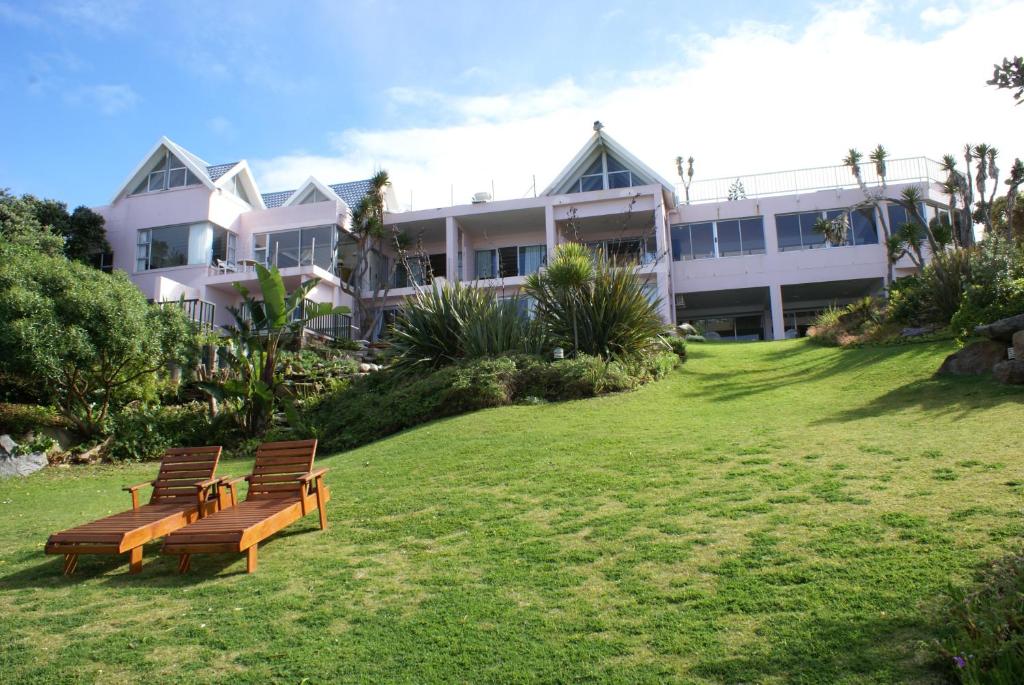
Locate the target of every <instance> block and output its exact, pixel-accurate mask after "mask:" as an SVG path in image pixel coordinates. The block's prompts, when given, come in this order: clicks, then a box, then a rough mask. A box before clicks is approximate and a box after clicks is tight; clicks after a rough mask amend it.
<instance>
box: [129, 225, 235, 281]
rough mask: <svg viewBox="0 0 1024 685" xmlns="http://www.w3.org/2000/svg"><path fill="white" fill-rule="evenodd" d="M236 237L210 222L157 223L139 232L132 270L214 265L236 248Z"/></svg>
mask: <svg viewBox="0 0 1024 685" xmlns="http://www.w3.org/2000/svg"><path fill="white" fill-rule="evenodd" d="M235 240H236V236H235V235H234V234H233V233H231V232H230V231H228V230H227V229H226V228H222V227H220V226H216V225H214V224H211V223H209V222H203V223H198V224H182V225H178V226H160V227H158V228H145V229H142V230H141V231H139V234H138V240H137V242H136V252H135V270H136V271H148V270H150V269H167V268H171V267H175V266H186V265H187V266H195V265H200V264H213V263H215V261H216V260H218V259H221V260H227V258H228V254H229V251H230V252H231V253H233V252H234V251H235Z"/></svg>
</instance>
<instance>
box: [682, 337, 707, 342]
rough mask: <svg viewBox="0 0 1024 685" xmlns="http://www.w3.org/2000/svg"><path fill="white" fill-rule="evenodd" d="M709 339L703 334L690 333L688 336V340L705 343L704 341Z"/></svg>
mask: <svg viewBox="0 0 1024 685" xmlns="http://www.w3.org/2000/svg"><path fill="white" fill-rule="evenodd" d="M707 341H708V339H707V338H705V337H704V336H703V335H688V336H686V342H692V343H703V342H707Z"/></svg>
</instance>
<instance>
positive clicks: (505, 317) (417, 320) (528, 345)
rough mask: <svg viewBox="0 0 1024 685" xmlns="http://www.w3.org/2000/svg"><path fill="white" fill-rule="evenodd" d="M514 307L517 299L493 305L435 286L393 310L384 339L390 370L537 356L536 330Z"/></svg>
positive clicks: (484, 297) (488, 296)
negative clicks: (392, 367) (388, 346)
mask: <svg viewBox="0 0 1024 685" xmlns="http://www.w3.org/2000/svg"><path fill="white" fill-rule="evenodd" d="M520 306H521V301H520V299H519V298H518V296H515V297H512V298H508V299H505V300H501V301H498V300H496V299H495V298H494V295H493V293H491V292H489V291H487V290H486V289H484V288H475V287H471V286H466V285H463V284H461V283H452V284H449V285H447V286H444V287H441V286H438V285H436V284H435V285H434V286H432V287H431V288H430V289H429V290H424V291H422V292H421V293H419V294H417V295H415V296H413V297H410V298H408V299H407V300H406V301H405V303H404V304H403V305H402V308H401V309H400V310H399V312H398V316H397V318H396V320H395V323H394V326H393V327H392V331H391V336H390V341H391V344H392V348H391V356H392V358H393V359H394V365H395V366H397V367H402V368H418V367H423V368H431V369H436V368H439V367H441V366H445V365H446V364H452V363H455V362H457V361H459V360H462V359H474V358H478V357H485V356H495V355H500V354H508V353H520V352H522V353H537V352H540V351H541V349H542V348H543V346H544V340H543V337H542V336H541V335H540V330H539V328H538V327H537V326H536V325H535V324H532V323H531V322H530V321H529V320H528V319H527V318H526V317H525V316H524V315H523V314H522V313H521V308H520Z"/></svg>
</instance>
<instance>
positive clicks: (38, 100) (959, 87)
mask: <svg viewBox="0 0 1024 685" xmlns="http://www.w3.org/2000/svg"><path fill="white" fill-rule="evenodd" d="M1021 26H1024V2H999V1H998V0H992V1H989V2H983V3H982V2H968V1H960V2H955V1H950V2H946V1H945V0H939V1H938V2H934V1H932V0H923V1H920V2H915V1H913V0H909V1H906V2H880V1H869V2H860V3H852V2H839V3H836V2H813V3H812V2H802V1H800V0H789V1H785V2H774V1H773V2H739V1H737V0H720V1H718V2H715V3H707V2H695V1H692V0H685V1H683V0H666V1H664V2H656V1H650V2H645V1H643V0H634V1H632V2H628V3H626V2H621V1H620V2H605V1H603V0H586V1H582V0H580V1H575V0H571V1H567V2H559V1H558V0H555V1H551V0H548V1H547V2H539V1H533V0H518V1H516V2H505V3H492V2H482V1H479V0H478V1H475V2H473V1H466V2H463V1H460V0H449V1H446V2H444V3H425V2H390V1H387V0H350V1H344V2H343V1H340V0H336V1H333V2H330V1H323V2H320V1H317V0H307V1H304V2H302V3H289V2H280V0H274V1H273V2H262V1H259V0H247V1H245V2H232V3H222V2H205V1H204V2H192V1H190V0H182V1H177V2H174V3H155V2H141V1H136V0H40V1H36V2H18V1H15V0H0V93H2V96H0V188H3V187H8V188H10V189H11V190H12V192H15V193H19V194H20V193H32V194H34V195H37V196H42V197H52V198H56V199H59V200H62V201H65V202H67V203H68V204H69V206H72V207H73V206H77V205H79V204H86V205H90V206H98V205H103V204H106V203H108V202H109V201H110V199H111V198H112V196H113V195H114V194H115V193H116V192H117V191H118V189H119V188H120V186H121V184H122V183H123V182H124V181H125V180H126V178H127V176H128V175H129V174H130V173H131V171H132V170H133V169H134V168H135V167H136V165H137V164H139V163H140V162H141V161H142V158H143V157H144V156H145V154H146V153H147V152H148V151H149V149H150V148H151V147H152V146H153V145H154V144H155V143H156V141H157V140H158V139H159V138H160V136H162V135H166V136H167V137H168V138H170V139H172V140H174V141H175V142H177V143H178V144H180V145H182V146H183V147H185V148H186V149H188V150H190V151H192V152H193V153H195V154H196V155H198V156H200V157H201V158H203V159H205V160H206V161H208V162H210V163H211V164H215V163H222V162H231V161H236V160H239V159H247V160H249V163H250V165H251V167H252V168H253V170H254V172H255V175H256V180H257V183H258V185H259V187H260V190H261V191H263V192H269V191H276V190H288V189H291V188H294V187H296V186H297V185H299V184H300V183H302V181H304V180H305V179H306V178H308V177H309V176H310V175H313V176H316V177H317V178H319V179H320V180H322V181H324V182H326V183H337V182H342V181H349V180H356V179H361V178H366V177H368V176H370V175H371V174H372V173H373V172H374V171H376V170H378V169H386V170H387V171H388V172H389V174H390V175H391V178H392V180H393V182H394V187H395V191H396V195H397V197H398V199H399V202H400V204H401V205H402V206H403V207H412V208H415V209H422V208H426V207H437V206H443V205H447V204H450V203H451V201H452V200H454V201H455V203H456V204H460V203H465V202H468V201H469V199H470V198H471V196H472V195H473V193H475V192H477V191H482V190H486V191H488V192H490V191H491V190H492V188H493V190H494V195H495V198H496V199H510V198H517V197H525V196H528V195H532V194H533V193H534V192H542V191H543V190H544V188H545V187H546V186H547V185H548V184H549V183H550V182H551V181H552V180H553V179H554V178H555V176H556V175H557V174H558V173H559V172H560V171H561V169H562V168H563V166H564V165H565V164H566V163H568V161H569V160H570V159H571V158H572V157H573V155H575V153H576V152H577V151H578V150H579V148H580V147H582V146H583V145H584V143H586V141H587V139H588V137H589V136H590V135H591V132H592V124H593V122H594V121H595V120H600V121H601V122H603V124H604V126H605V129H604V130H605V131H606V132H607V133H609V134H610V135H612V136H613V137H614V138H615V139H616V140H618V141H619V142H620V143H622V144H623V145H624V146H626V147H627V148H628V149H629V150H631V151H632V152H633V153H634V154H635V155H636V156H638V157H639V158H640V159H642V160H644V161H645V162H646V163H647V164H648V165H649V166H651V167H652V168H653V169H654V170H655V171H657V172H658V173H660V174H661V175H662V176H663V177H664V178H666V179H669V180H675V179H676V178H677V177H676V172H675V161H674V160H675V158H676V156H678V155H682V156H684V157H688V156H693V157H694V158H695V165H694V166H695V172H696V173H695V180H699V179H709V178H715V177H734V176H741V175H744V174H750V173H757V172H766V171H776V170H783V169H793V168H803V167H817V166H826V165H832V164H838V163H839V162H840V160H841V159H842V157H843V156H844V155H845V153H846V150H847V149H848V148H850V147H856V148H859V149H861V150H862V151H867V150H869V149H871V148H872V147H874V146H875V145H876V144H878V143H882V144H884V145H885V146H886V148H888V149H889V151H890V153H891V155H892V156H893V157H894V158H899V157H912V156H920V155H925V156H928V157H932V158H939V157H940V156H941V155H942V154H944V153H958V154H959V152H960V150H962V148H963V146H964V144H965V143H979V142H986V143H989V144H991V145H994V146H996V147H997V148H998V149H999V150H1000V155H1001V157H1000V159H1001V160H1002V161H1001V166H1002V168H1003V169H1009V167H1010V164H1011V162H1012V159H1013V158H1014V157H1016V156H1022V157H1024V135H1021V131H1022V124H1024V106H1022V107H1015V106H1014V104H1013V98H1012V96H1011V95H1010V93H1009V92H1008V91H999V90H996V89H994V88H992V87H990V86H987V85H986V84H985V81H986V80H987V79H988V78H990V77H991V72H992V64H993V63H994V62H997V61H1000V60H1001V59H1002V58H1003V57H1004V56H1012V55H1014V54H1020V51H1021V50H1024V45H1022V44H1021V43H1020V40H1019V38H1020V27H1021Z"/></svg>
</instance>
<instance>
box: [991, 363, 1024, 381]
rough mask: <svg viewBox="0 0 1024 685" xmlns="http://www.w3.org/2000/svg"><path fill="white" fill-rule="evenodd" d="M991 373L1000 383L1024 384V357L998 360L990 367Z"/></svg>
mask: <svg viewBox="0 0 1024 685" xmlns="http://www.w3.org/2000/svg"><path fill="white" fill-rule="evenodd" d="M992 375H993V376H994V377H995V379H996V380H997V381H999V382H1000V383H1006V384H1008V385H1024V359H1011V360H1007V361H1005V362H999V363H998V364H996V365H995V366H994V367H993V368H992Z"/></svg>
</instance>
